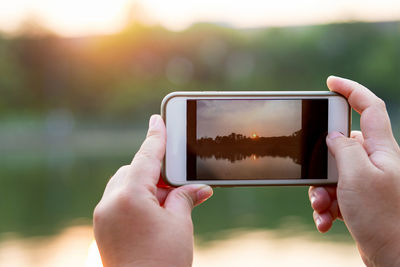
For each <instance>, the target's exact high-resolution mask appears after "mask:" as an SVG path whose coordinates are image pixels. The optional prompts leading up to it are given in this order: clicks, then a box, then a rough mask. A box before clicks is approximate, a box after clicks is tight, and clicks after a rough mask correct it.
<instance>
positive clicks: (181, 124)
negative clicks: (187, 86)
mask: <svg viewBox="0 0 400 267" xmlns="http://www.w3.org/2000/svg"><path fill="white" fill-rule="evenodd" d="M210 98H213V99H214V98H215V99H227V98H228V99H231V98H240V99H260V98H261V99H312V98H327V99H329V110H328V131H333V130H336V131H340V132H342V133H343V134H344V135H346V136H349V135H350V129H351V108H350V106H349V104H348V102H347V99H346V98H345V97H343V96H342V95H340V94H337V93H334V92H330V91H272V92H271V91H246V92H240V91H236V92H228V91H221V92H210V91H202V92H173V93H170V94H168V95H167V96H165V97H164V99H163V101H162V103H161V115H162V117H163V119H164V122H165V124H166V126H167V144H166V155H165V157H164V162H163V167H162V177H163V179H164V181H165V182H166V183H167V184H169V185H172V186H180V185H184V184H198V183H203V184H208V185H211V186H265V185H327V184H336V183H337V177H338V174H337V169H336V163H335V159H334V158H333V156H332V155H331V154H330V153H329V152H328V155H327V156H328V177H327V179H279V180H195V181H188V180H186V100H187V99H210ZM176 101H178V102H179V101H181V104H176V103H177V102H176ZM174 102H175V104H174ZM182 103H184V105H183V104H182ZM183 106H184V107H183ZM335 114H336V115H335ZM338 118H345V120H344V121H343V120H341V119H339V120H338ZM346 119H347V121H346ZM182 132H183V134H182ZM183 176H184V177H183ZM177 178H178V179H177Z"/></svg>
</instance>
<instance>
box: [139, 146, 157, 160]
mask: <svg viewBox="0 0 400 267" xmlns="http://www.w3.org/2000/svg"><path fill="white" fill-rule="evenodd" d="M154 159H155V156H154V153H152V152H151V151H149V150H148V149H147V148H143V147H142V148H141V149H140V150H139V151H138V152H137V153H136V155H135V158H134V162H135V161H136V162H145V161H153V160H154Z"/></svg>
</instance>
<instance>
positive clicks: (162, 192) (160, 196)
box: [156, 187, 172, 206]
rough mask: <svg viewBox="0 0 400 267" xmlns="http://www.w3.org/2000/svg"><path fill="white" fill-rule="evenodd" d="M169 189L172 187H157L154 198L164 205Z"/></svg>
mask: <svg viewBox="0 0 400 267" xmlns="http://www.w3.org/2000/svg"><path fill="white" fill-rule="evenodd" d="M171 191H172V189H167V188H160V187H157V191H156V198H157V200H158V203H160V206H163V205H164V202H165V199H166V198H167V196H168V194H169V192H171Z"/></svg>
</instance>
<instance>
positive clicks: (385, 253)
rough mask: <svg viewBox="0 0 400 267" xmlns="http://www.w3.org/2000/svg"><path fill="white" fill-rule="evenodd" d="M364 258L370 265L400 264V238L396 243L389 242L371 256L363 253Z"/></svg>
mask: <svg viewBox="0 0 400 267" xmlns="http://www.w3.org/2000/svg"><path fill="white" fill-rule="evenodd" d="M362 259H363V261H364V263H365V265H366V266H368V267H369V266H371V267H387V266H400V240H399V241H397V242H395V243H387V244H386V245H385V246H382V247H381V248H379V249H378V250H376V252H375V253H373V254H372V256H370V257H368V256H367V255H362Z"/></svg>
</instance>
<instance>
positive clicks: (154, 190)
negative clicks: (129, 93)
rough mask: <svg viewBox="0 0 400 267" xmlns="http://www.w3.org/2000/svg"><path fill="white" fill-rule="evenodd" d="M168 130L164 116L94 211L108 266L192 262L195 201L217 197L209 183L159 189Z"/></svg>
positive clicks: (155, 122) (154, 120)
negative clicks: (192, 212) (158, 183)
mask: <svg viewBox="0 0 400 267" xmlns="http://www.w3.org/2000/svg"><path fill="white" fill-rule="evenodd" d="M165 143H166V131H165V125H164V122H163V119H162V118H161V117H160V116H159V115H153V116H152V117H151V118H150V122H149V130H148V133H147V137H146V139H145V141H144V142H143V144H142V146H141V148H140V150H139V151H138V153H137V154H136V155H135V157H134V159H133V160H132V163H131V164H130V165H127V166H123V167H121V168H120V169H119V170H118V171H117V172H116V173H115V175H114V176H113V177H112V178H111V179H110V181H109V182H108V184H107V186H106V189H105V191H104V194H103V197H102V199H101V201H100V202H99V204H98V205H97V207H96V209H95V211H94V215H93V218H94V219H93V221H94V223H93V224H94V233H95V238H96V241H97V245H98V248H99V251H100V255H101V258H102V262H103V265H104V266H146V267H147V266H191V265H192V261H193V224H192V218H191V211H192V209H193V207H194V206H196V205H198V204H200V203H202V202H204V201H205V200H206V199H208V198H209V197H211V195H212V193H213V192H212V189H211V187H209V186H207V185H200V184H191V185H185V186H181V187H179V188H159V187H157V182H158V180H159V177H160V169H161V164H162V159H163V157H164V153H165Z"/></svg>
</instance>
